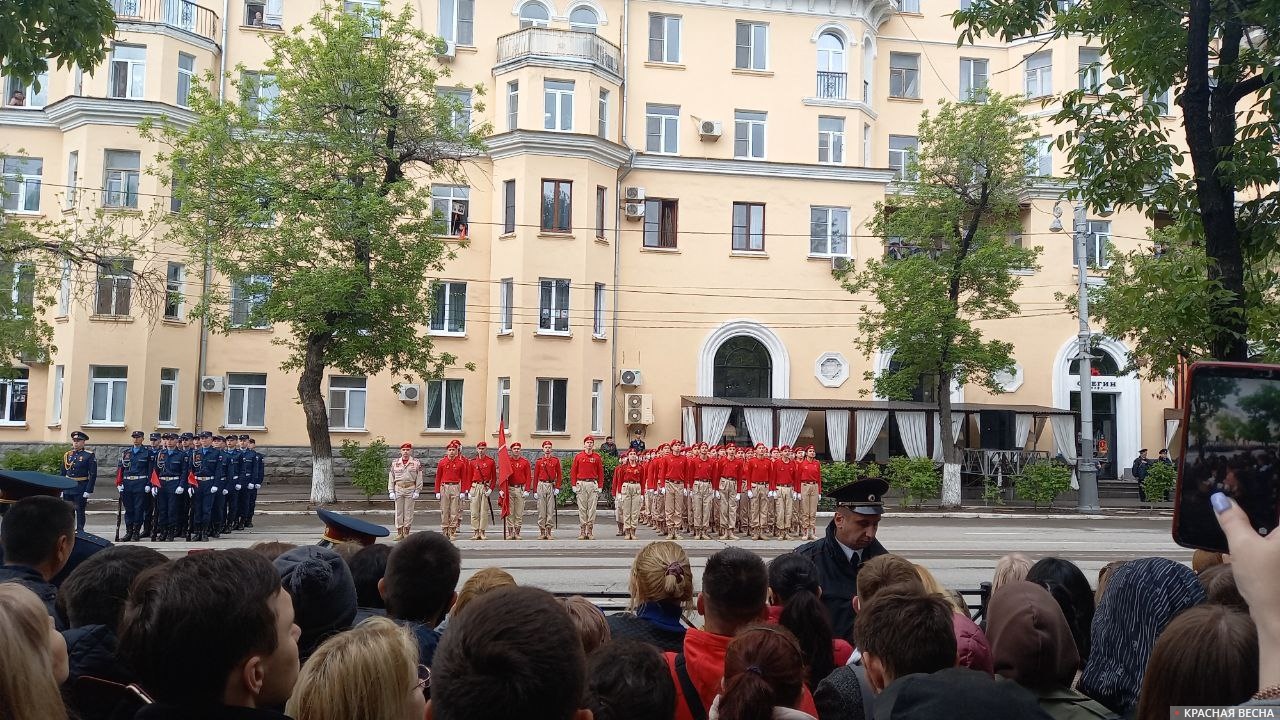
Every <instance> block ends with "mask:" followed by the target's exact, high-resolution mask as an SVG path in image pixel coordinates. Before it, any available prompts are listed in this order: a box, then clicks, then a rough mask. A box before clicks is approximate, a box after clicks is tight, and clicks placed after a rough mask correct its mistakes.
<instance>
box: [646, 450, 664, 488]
mask: <svg viewBox="0 0 1280 720" xmlns="http://www.w3.org/2000/svg"><path fill="white" fill-rule="evenodd" d="M661 467H662V458H658V457H655V458H653V459H652V460H649V461H648V462H646V463H645V464H644V490H645V492H648V491H650V490H657V489H658V470H659V468H661Z"/></svg>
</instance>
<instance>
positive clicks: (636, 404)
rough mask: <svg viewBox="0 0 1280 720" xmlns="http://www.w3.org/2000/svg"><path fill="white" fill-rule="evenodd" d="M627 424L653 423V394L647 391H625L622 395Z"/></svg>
mask: <svg viewBox="0 0 1280 720" xmlns="http://www.w3.org/2000/svg"><path fill="white" fill-rule="evenodd" d="M623 404H625V405H626V416H627V424H628V425H652V424H653V396H652V395H650V394H648V393H627V394H626V395H624V396H623Z"/></svg>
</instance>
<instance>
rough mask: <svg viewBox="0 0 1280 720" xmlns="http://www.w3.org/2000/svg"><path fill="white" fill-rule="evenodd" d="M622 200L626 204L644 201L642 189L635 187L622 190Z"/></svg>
mask: <svg viewBox="0 0 1280 720" xmlns="http://www.w3.org/2000/svg"><path fill="white" fill-rule="evenodd" d="M622 199H623V200H627V201H628V202H629V201H632V200H644V188H642V187H635V186H632V187H629V188H623V189H622Z"/></svg>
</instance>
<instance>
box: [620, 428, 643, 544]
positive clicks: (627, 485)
mask: <svg viewBox="0 0 1280 720" xmlns="http://www.w3.org/2000/svg"><path fill="white" fill-rule="evenodd" d="M613 487H614V497H615V498H621V501H620V502H619V503H618V507H619V508H620V510H619V512H621V513H622V532H623V536H624V537H625V538H626V539H628V540H635V539H636V521H637V520H639V518H640V502H641V499H642V498H643V497H644V495H643V492H644V467H643V466H641V465H640V454H639V453H637V452H636V451H635V450H628V451H627V460H626V462H624V463H622V464H620V465H618V467H617V468H615V469H614V471H613Z"/></svg>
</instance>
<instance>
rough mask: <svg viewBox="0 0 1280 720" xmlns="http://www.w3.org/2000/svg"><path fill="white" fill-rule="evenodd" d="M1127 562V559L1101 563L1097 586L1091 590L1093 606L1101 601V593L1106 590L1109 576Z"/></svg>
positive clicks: (1109, 579)
mask: <svg viewBox="0 0 1280 720" xmlns="http://www.w3.org/2000/svg"><path fill="white" fill-rule="evenodd" d="M1127 562H1129V561H1128V560H1112V561H1111V562H1109V563H1107V564H1106V565H1103V566H1102V567H1100V568H1098V587H1097V588H1095V589H1094V591H1093V604H1094V607H1097V605H1098V603H1100V602H1102V595H1103V594H1104V593H1105V592H1106V590H1107V583H1109V582H1111V576H1112V575H1115V574H1116V571H1117V570H1119V569H1120V568H1122V567H1124V564H1125V563H1127Z"/></svg>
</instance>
